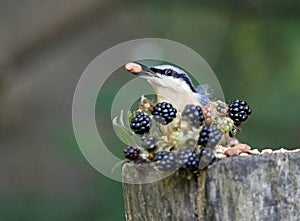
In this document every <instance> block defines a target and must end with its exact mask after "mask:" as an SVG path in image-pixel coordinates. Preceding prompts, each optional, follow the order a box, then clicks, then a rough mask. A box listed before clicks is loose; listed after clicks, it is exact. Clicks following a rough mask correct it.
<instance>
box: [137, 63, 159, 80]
mask: <svg viewBox="0 0 300 221" xmlns="http://www.w3.org/2000/svg"><path fill="white" fill-rule="evenodd" d="M137 64H139V65H141V67H142V70H143V72H144V73H145V74H147V75H146V77H147V76H150V77H158V76H157V74H156V73H155V72H154V71H153V70H151V68H150V67H148V66H146V65H144V64H141V63H137Z"/></svg>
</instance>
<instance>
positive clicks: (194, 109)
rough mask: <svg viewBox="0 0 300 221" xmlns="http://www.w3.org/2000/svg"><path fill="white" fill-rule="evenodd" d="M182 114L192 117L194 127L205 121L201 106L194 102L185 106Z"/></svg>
mask: <svg viewBox="0 0 300 221" xmlns="http://www.w3.org/2000/svg"><path fill="white" fill-rule="evenodd" d="M182 116H183V117H187V118H188V119H190V122H191V125H192V126H194V127H199V126H200V125H201V124H202V122H203V121H204V116H203V113H202V110H201V107H200V106H196V105H192V104H190V105H187V106H186V107H185V108H184V110H183V112H182Z"/></svg>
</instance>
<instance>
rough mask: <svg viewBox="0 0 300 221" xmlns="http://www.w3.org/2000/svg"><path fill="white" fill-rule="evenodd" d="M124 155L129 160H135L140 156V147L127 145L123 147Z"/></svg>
mask: <svg viewBox="0 0 300 221" xmlns="http://www.w3.org/2000/svg"><path fill="white" fill-rule="evenodd" d="M123 152H124V156H125V158H127V159H129V160H136V159H138V158H139V156H140V149H139V148H137V147H133V146H128V147H126V148H125V149H124V151H123Z"/></svg>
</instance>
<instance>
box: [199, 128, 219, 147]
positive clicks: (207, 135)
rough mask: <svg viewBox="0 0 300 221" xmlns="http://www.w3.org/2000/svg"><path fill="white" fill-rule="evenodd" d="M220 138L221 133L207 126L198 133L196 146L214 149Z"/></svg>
mask: <svg viewBox="0 0 300 221" xmlns="http://www.w3.org/2000/svg"><path fill="white" fill-rule="evenodd" d="M221 138H222V132H221V131H220V130H219V129H218V128H217V127H216V126H215V125H207V126H204V127H203V128H202V130H201V131H200V133H199V139H198V144H199V145H201V146H203V147H211V148H212V147H215V146H216V145H217V144H218V142H219V141H220V140H221Z"/></svg>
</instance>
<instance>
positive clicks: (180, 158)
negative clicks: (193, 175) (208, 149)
mask: <svg viewBox="0 0 300 221" xmlns="http://www.w3.org/2000/svg"><path fill="white" fill-rule="evenodd" d="M177 164H178V166H179V167H180V169H185V170H191V171H195V170H198V169H199V159H198V157H197V154H196V153H195V152H194V151H192V150H191V149H183V150H180V151H179V153H178V155H177Z"/></svg>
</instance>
